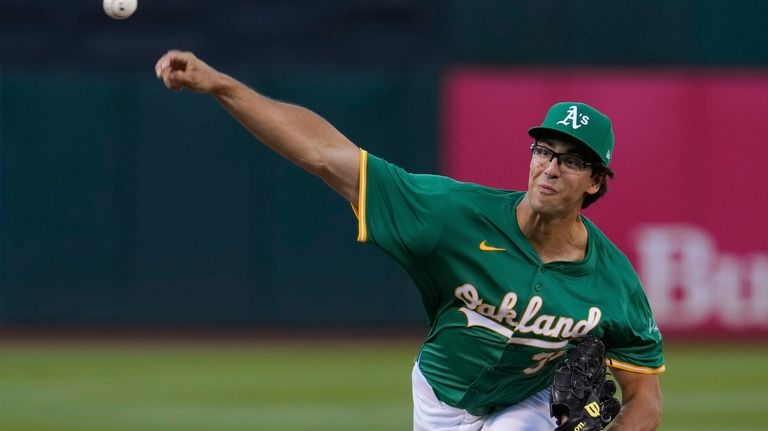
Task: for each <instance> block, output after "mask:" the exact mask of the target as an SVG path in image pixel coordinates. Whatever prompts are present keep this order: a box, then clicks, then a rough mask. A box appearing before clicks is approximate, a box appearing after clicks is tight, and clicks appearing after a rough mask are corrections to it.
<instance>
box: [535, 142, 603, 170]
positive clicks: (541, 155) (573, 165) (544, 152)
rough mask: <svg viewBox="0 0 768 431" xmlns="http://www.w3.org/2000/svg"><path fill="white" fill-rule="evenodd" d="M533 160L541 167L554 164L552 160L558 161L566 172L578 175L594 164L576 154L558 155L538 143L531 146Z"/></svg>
mask: <svg viewBox="0 0 768 431" xmlns="http://www.w3.org/2000/svg"><path fill="white" fill-rule="evenodd" d="M531 153H532V154H533V160H535V161H536V162H537V163H538V164H540V165H547V164H549V163H552V159H557V164H558V165H559V166H560V167H561V169H562V170H563V171H565V172H568V173H572V174H578V173H580V172H581V171H583V170H584V168H586V167H587V166H589V165H591V164H592V162H588V161H586V160H584V159H582V158H581V157H579V156H577V155H575V154H568V153H556V152H554V151H552V150H550V149H549V148H547V147H542V146H541V145H539V144H538V143H534V144H533V145H531Z"/></svg>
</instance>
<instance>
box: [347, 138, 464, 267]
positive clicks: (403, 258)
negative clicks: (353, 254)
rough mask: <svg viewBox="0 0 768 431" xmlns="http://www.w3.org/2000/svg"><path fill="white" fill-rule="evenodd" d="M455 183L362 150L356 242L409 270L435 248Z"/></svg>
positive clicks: (356, 212)
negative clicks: (371, 245)
mask: <svg viewBox="0 0 768 431" xmlns="http://www.w3.org/2000/svg"><path fill="white" fill-rule="evenodd" d="M454 183H455V181H454V180H452V179H450V178H447V177H443V176H439V175H420V174H411V173H408V172H406V171H405V170H403V169H402V168H400V167H398V166H396V165H394V164H392V163H388V162H386V161H384V160H382V159H380V158H378V157H375V156H372V155H369V154H368V153H367V152H366V151H364V150H361V152H360V184H359V193H358V203H357V208H356V211H355V214H356V215H357V218H358V236H357V240H358V241H359V242H372V243H374V244H376V245H377V246H378V247H379V248H381V249H382V250H384V251H385V252H386V253H387V254H389V255H390V256H392V257H393V258H394V259H395V260H396V261H397V262H398V263H400V264H401V265H404V266H410V265H411V264H412V263H413V262H415V261H417V260H419V259H421V258H422V257H424V256H426V255H427V254H428V253H429V252H430V251H431V250H432V248H433V247H434V245H435V244H436V242H437V240H438V238H439V236H440V233H441V231H442V229H443V226H444V223H445V220H446V218H447V214H446V213H447V207H448V206H449V205H450V195H451V194H450V191H451V188H452V185H453V184H454Z"/></svg>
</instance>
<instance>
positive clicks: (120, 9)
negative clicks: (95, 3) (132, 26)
mask: <svg viewBox="0 0 768 431" xmlns="http://www.w3.org/2000/svg"><path fill="white" fill-rule="evenodd" d="M103 5H104V12H105V13H106V14H107V15H109V16H110V17H111V18H114V19H126V18H128V17H129V16H131V15H133V13H134V12H136V7H137V6H138V0H104V3H103Z"/></svg>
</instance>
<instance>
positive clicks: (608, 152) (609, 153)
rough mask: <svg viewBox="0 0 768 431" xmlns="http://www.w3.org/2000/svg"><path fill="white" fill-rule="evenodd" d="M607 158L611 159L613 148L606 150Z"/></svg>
mask: <svg viewBox="0 0 768 431" xmlns="http://www.w3.org/2000/svg"><path fill="white" fill-rule="evenodd" d="M605 160H611V150H608V151H606V152H605Z"/></svg>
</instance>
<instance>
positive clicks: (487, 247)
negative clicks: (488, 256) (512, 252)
mask: <svg viewBox="0 0 768 431" xmlns="http://www.w3.org/2000/svg"><path fill="white" fill-rule="evenodd" d="M480 250H482V251H506V250H507V249H506V248H498V247H491V246H490V245H488V244H486V243H485V241H483V242H481V243H480Z"/></svg>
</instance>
